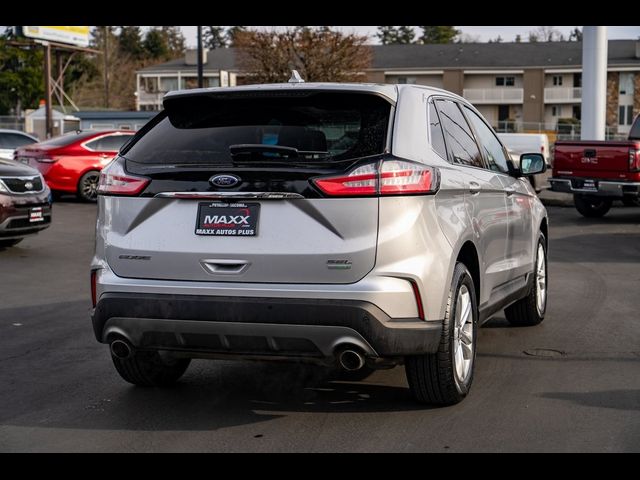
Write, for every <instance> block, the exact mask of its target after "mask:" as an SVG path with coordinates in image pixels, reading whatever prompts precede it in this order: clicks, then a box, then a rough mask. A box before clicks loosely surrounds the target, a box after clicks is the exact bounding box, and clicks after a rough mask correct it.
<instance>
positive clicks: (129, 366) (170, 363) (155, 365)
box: [111, 351, 191, 387]
mask: <svg viewBox="0 0 640 480" xmlns="http://www.w3.org/2000/svg"><path fill="white" fill-rule="evenodd" d="M111 359H112V360H113V364H114V366H115V367H116V370H117V371H118V373H119V374H120V376H121V377H122V378H123V379H124V380H126V381H127V382H129V383H133V384H134V385H138V386H140V387H168V386H171V385H173V384H175V383H176V382H177V381H178V380H179V379H180V377H182V375H184V372H186V371H187V368H189V364H190V363H191V359H190V358H169V359H165V358H163V357H161V356H160V354H159V353H158V352H146V351H138V352H135V353H133V354H132V355H131V356H130V357H129V358H125V359H122V358H118V357H116V356H114V355H111Z"/></svg>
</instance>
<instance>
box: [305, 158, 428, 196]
mask: <svg viewBox="0 0 640 480" xmlns="http://www.w3.org/2000/svg"><path fill="white" fill-rule="evenodd" d="M313 183H314V184H315V185H316V186H317V187H318V188H319V189H320V190H321V191H322V192H323V193H325V194H327V195H330V196H372V195H380V196H387V195H410V194H433V193H436V192H437V191H438V186H439V185H438V175H437V170H436V169H435V168H434V167H429V166H426V165H422V164H419V163H415V162H411V161H408V160H399V159H393V158H391V159H386V160H382V161H381V162H378V163H370V164H367V165H362V166H359V167H357V168H355V169H354V170H351V171H350V172H348V173H347V174H345V175H338V176H331V177H321V178H316V179H314V180H313Z"/></svg>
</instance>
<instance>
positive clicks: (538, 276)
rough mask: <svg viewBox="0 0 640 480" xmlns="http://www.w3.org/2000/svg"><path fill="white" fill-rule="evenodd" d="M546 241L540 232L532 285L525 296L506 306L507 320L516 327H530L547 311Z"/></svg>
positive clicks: (538, 322) (540, 320)
mask: <svg viewBox="0 0 640 480" xmlns="http://www.w3.org/2000/svg"><path fill="white" fill-rule="evenodd" d="M547 279H548V275H547V242H546V239H545V238H544V235H543V234H542V233H541V234H540V237H539V238H538V246H537V249H536V262H535V271H534V278H533V285H532V287H531V290H530V291H529V293H528V294H527V296H526V297H524V298H522V299H520V300H518V301H517V302H516V303H514V304H513V305H511V306H510V307H507V308H506V309H505V311H504V314H505V316H506V317H507V321H508V322H509V323H510V324H511V325H513V326H516V327H532V326H534V325H539V324H540V323H542V321H543V320H544V315H545V313H546V311H547V292H548V288H547Z"/></svg>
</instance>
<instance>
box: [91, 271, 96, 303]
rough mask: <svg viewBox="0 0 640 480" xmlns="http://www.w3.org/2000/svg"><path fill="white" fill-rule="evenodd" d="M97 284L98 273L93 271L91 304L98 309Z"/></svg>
mask: <svg viewBox="0 0 640 480" xmlns="http://www.w3.org/2000/svg"><path fill="white" fill-rule="evenodd" d="M97 282H98V271H97V270H91V304H92V305H93V308H96V304H97V291H98V289H97Z"/></svg>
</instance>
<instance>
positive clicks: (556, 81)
mask: <svg viewBox="0 0 640 480" xmlns="http://www.w3.org/2000/svg"><path fill="white" fill-rule="evenodd" d="M553 86H554V87H561V86H562V75H554V76H553Z"/></svg>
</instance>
